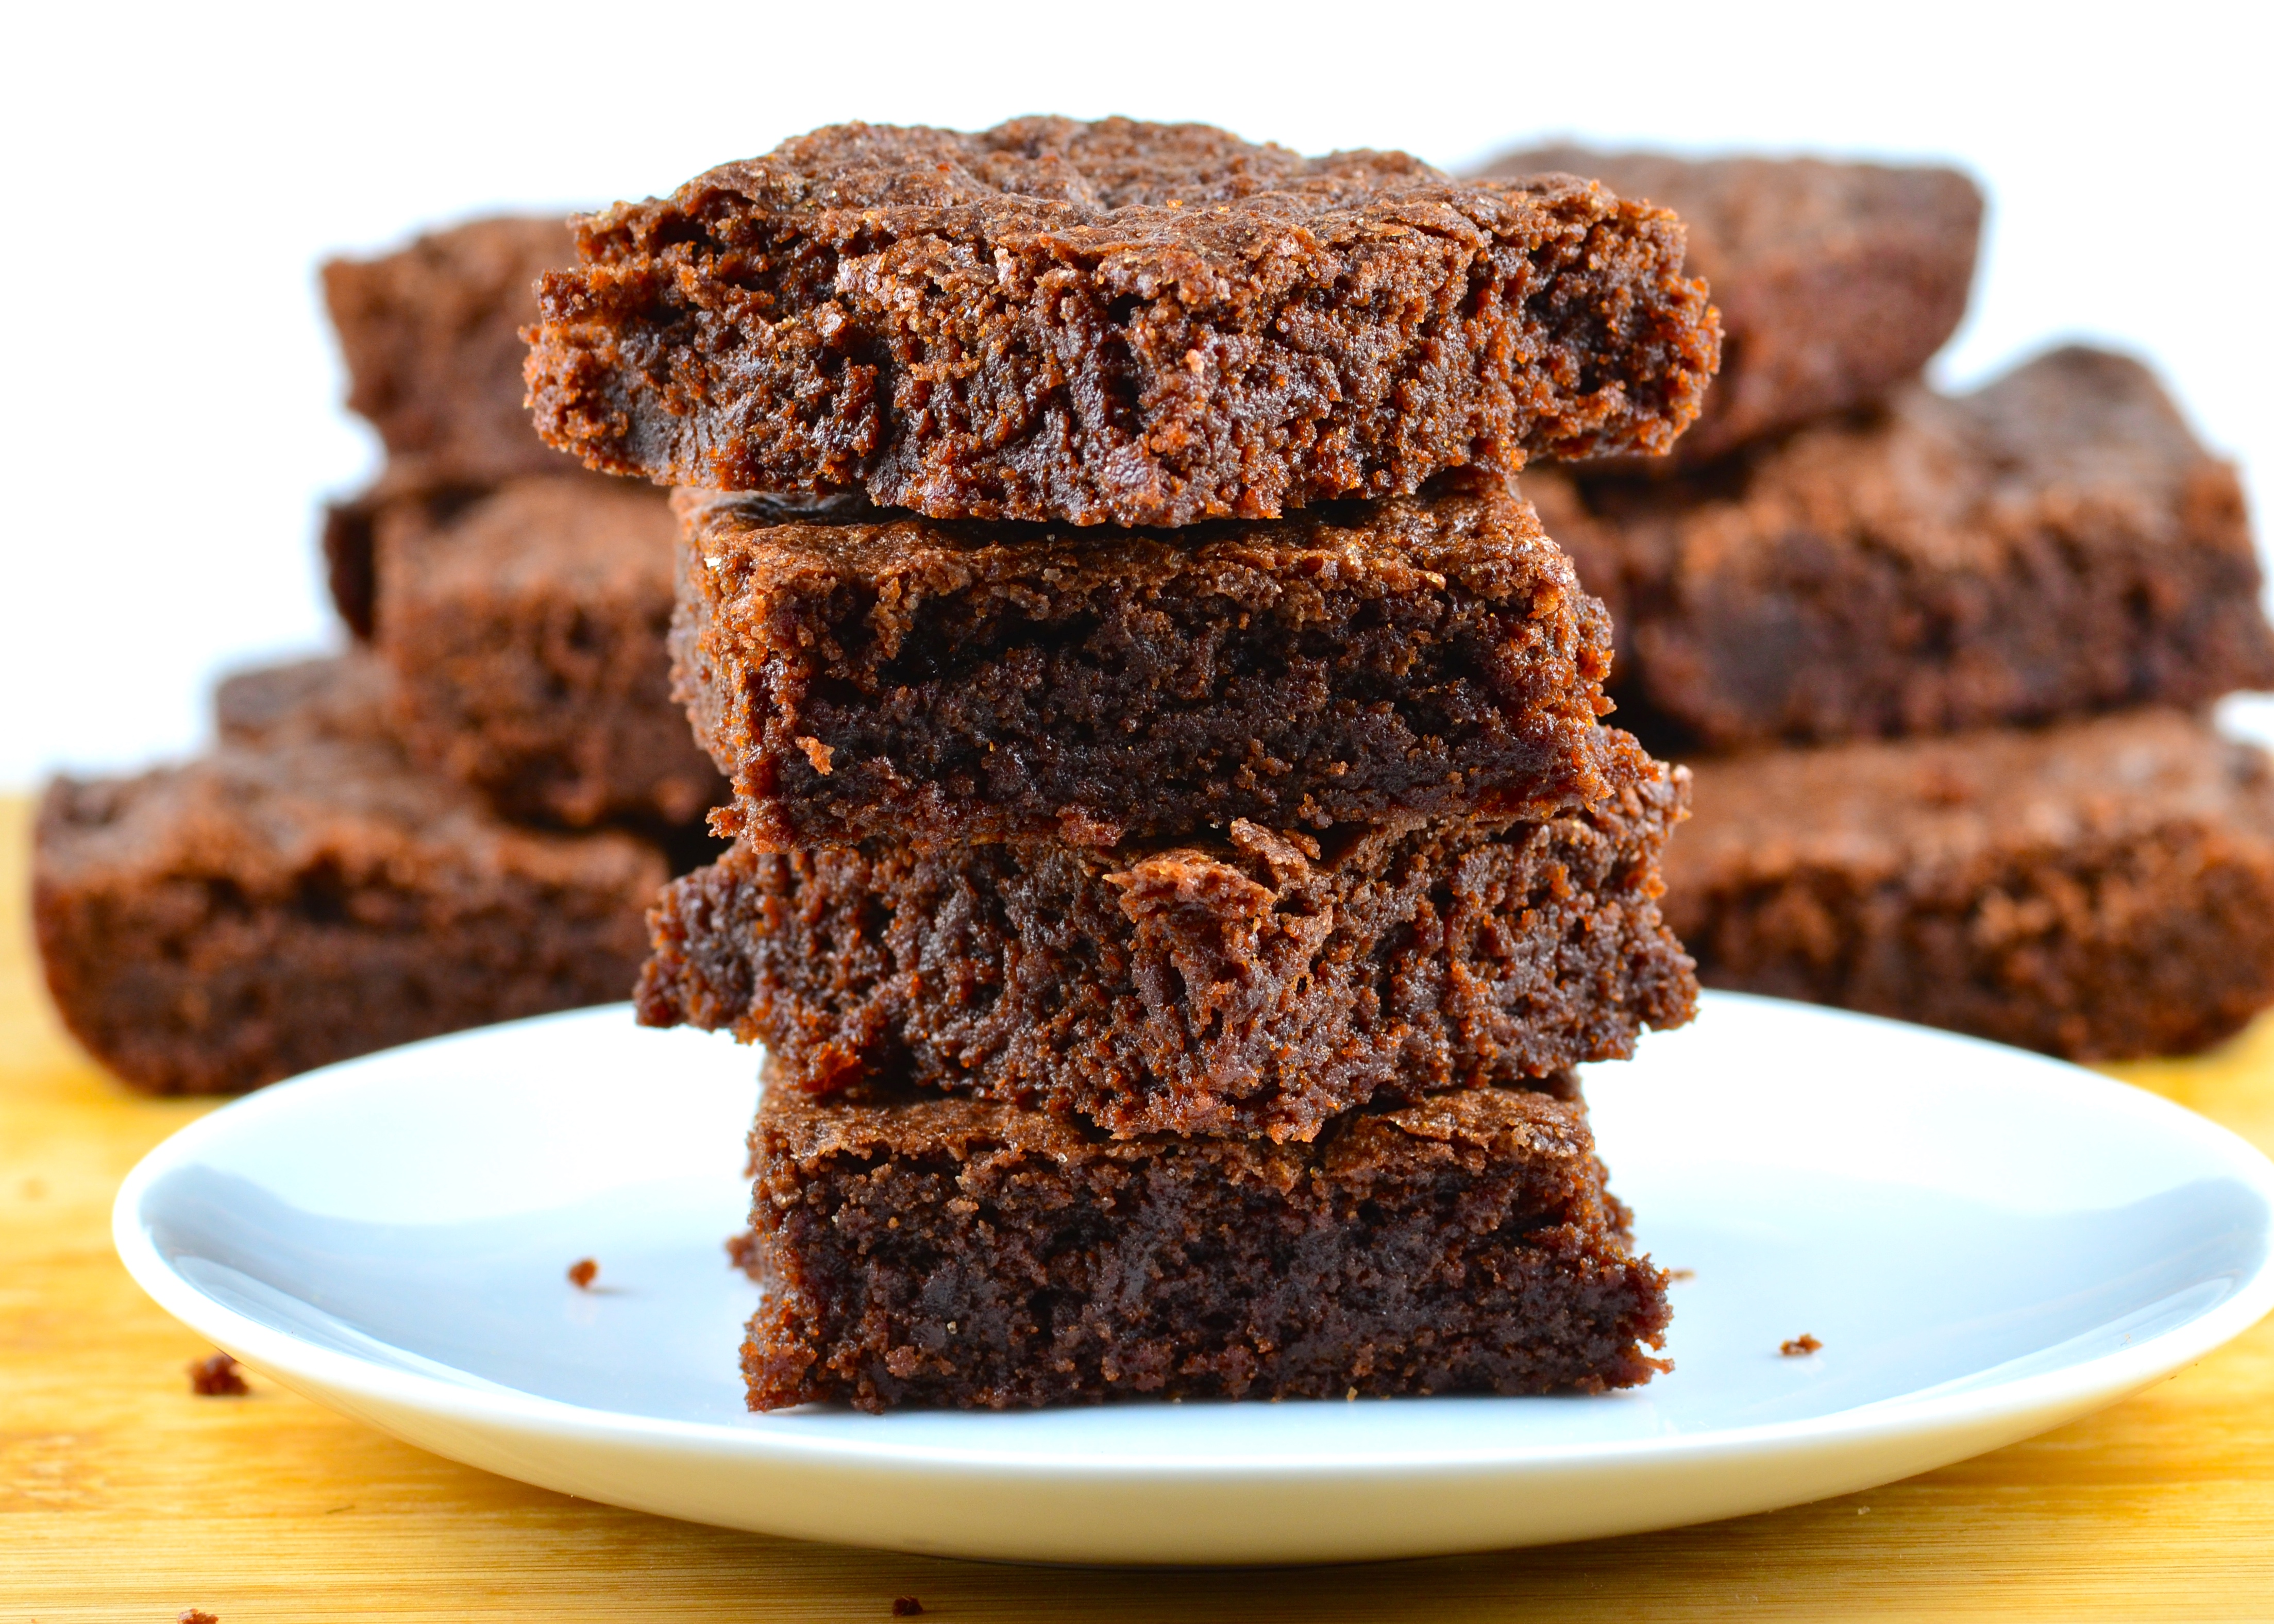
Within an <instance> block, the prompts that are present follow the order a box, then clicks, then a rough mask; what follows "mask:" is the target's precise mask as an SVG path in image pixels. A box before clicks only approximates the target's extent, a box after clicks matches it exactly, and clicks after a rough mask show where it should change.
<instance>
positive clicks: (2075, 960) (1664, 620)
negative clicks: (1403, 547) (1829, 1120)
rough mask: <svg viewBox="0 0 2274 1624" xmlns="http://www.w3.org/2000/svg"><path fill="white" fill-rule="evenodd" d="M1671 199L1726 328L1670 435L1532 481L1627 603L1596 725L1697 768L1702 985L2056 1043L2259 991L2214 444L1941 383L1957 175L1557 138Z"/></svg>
mask: <svg viewBox="0 0 2274 1624" xmlns="http://www.w3.org/2000/svg"><path fill="white" fill-rule="evenodd" d="M1494 167H1495V170H1498V171H1510V172H1529V171H1530V170H1531V169H1533V168H1535V167H1550V168H1555V169H1572V170H1577V171H1578V172H1580V173H1585V174H1590V175H1597V176H1600V177H1603V179H1604V180H1605V181H1606V183H1607V184H1611V185H1613V186H1615V187H1617V188H1619V189H1620V190H1621V191H1622V192H1631V193H1632V194H1634V195H1637V196H1643V197H1648V198H1651V199H1654V200H1656V201H1658V202H1661V203H1664V204H1668V205H1669V206H1671V207H1675V208H1678V209H1679V210H1681V212H1682V214H1683V218H1684V220H1685V221H1686V222H1688V223H1689V224H1690V229H1691V244H1692V249H1693V252H1694V256H1695V261H1696V263H1697V264H1698V268H1699V269H1700V270H1701V271H1702V272H1703V273H1704V274H1706V275H1708V276H1709V277H1710V278H1711V279H1712V281H1713V289H1714V294H1715V299H1716V302H1717V304H1718V305H1720V307H1721V311H1722V312H1723V315H1724V318H1725V320H1727V322H1728V340H1729V357H1728V365H1727V366H1726V367H1725V369H1724V372H1723V376H1722V378H1721V380H1719V381H1718V382H1717V383H1716V384H1715V386H1714V389H1713V395H1711V396H1710V397H1709V399H1708V402H1707V405H1706V411H1705V413H1704V415H1703V417H1701V419H1700V423H1699V425H1698V429H1696V430H1694V431H1692V432H1691V433H1690V434H1689V435H1687V436H1685V437H1684V440H1683V444H1682V447H1681V448H1680V450H1679V452H1678V453H1677V455H1676V456H1675V458H1673V459H1669V460H1668V462H1660V464H1657V465H1655V466H1652V467H1645V466H1643V465H1640V464H1635V463H1629V464H1624V465H1622V466H1620V467H1618V468H1615V469H1610V470H1602V469H1598V470H1575V471H1574V472H1571V473H1568V474H1566V473H1558V472H1550V471H1547V470H1541V471H1540V472H1537V473H1532V472H1528V473H1527V474H1526V475H1525V479H1524V488H1525V493H1526V494H1527V495H1528V496H1529V497H1530V498H1531V499H1532V500H1533V501H1535V502H1536V503H1538V505H1539V508H1540V512H1541V514H1542V515H1543V517H1544V518H1545V519H1546V521H1547V523H1548V526H1549V528H1550V530H1552V531H1553V532H1554V533H1555V536H1556V538H1557V539H1558V540H1559V541H1561V542H1562V544H1563V545H1565V547H1566V548H1567V549H1568V550H1569V551H1570V553H1571V554H1572V555H1573V557H1574V559H1575V560H1576V561H1577V565H1578V567H1579V571H1580V574H1581V576H1582V578H1583V579H1584V580H1585V582H1586V583H1587V584H1588V585H1589V587H1590V588H1592V589H1593V590H1595V591H1597V592H1600V594H1602V596H1603V597H1604V598H1605V599H1606V600H1607V601H1608V604H1609V605H1610V608H1611V610H1612V613H1613V614H1614V616H1615V619H1616V622H1617V628H1618V630H1617V635H1618V642H1619V651H1618V661H1617V668H1616V673H1615V677H1614V680H1613V681H1612V685H1611V691H1612V692H1613V693H1614V694H1615V695H1616V697H1617V699H1618V701H1619V704H1620V707H1621V716H1622V719H1623V720H1626V721H1628V722H1629V724H1630V726H1635V727H1636V728H1637V729H1638V731H1639V732H1640V733H1643V735H1644V736H1645V737H1646V738H1649V739H1651V740H1652V741H1653V744H1655V745H1658V746H1659V747H1660V748H1666V749H1668V750H1669V751H1671V752H1673V753H1675V754H1678V755H1681V756H1683V757H1684V758H1686V759H1690V760H1691V761H1693V762H1694V763H1695V764H1696V771H1697V780H1696V799H1697V820H1696V822H1695V823H1694V824H1693V825H1691V826H1690V829H1689V830H1687V831H1685V833H1684V836H1683V840H1682V841H1681V842H1680V843H1679V845H1678V846H1677V847H1676V849H1675V852H1674V853H1672V855H1671V856H1670V858H1669V861H1668V867H1667V882H1668V902H1667V907H1668V917H1669V919H1670V920H1671V921H1673V922H1674V923H1675V927H1676V929H1679V930H1680V931H1681V933H1682V936H1683V941H1684V942H1685V943H1687V944H1688V945H1689V947H1690V951H1692V952H1693V953H1695V954H1696V955H1697V959H1698V968H1699V974H1700V976H1701V977H1702V979H1704V980H1705V981H1707V982H1708V983H1709V984H1713V985H1717V986H1723V987H1734V988H1740V989H1751V990H1754V991H1759V992H1768V993H1775V994H1781V995H1785V996H1799V997H1807V998H1812V999H1817V1000H1819V1001H1822V1002H1826V1003H1833V1004H1844V1005H1847V1006H1849V1007H1850V1008H1856V1009H1862V1010H1868V1011H1873V1012H1875V1013H1880V1014H1887V1015H1894V1016H1900V1017H1903V1018H1907V1019H1916V1020H1922V1021H1927V1022H1931V1023H1933V1024H1937V1025H1941V1026H1953V1027H1956V1028H1958V1029H1960V1030H1962V1031H1967V1032H1972V1033H1977V1034H1982V1035H1984V1036H1987V1037H1993V1038H1998V1039H2001V1040H2003V1041H2009V1042H2017V1043H2024V1044H2028V1045H2029V1046H2031V1047H2034V1048H2038V1049H2046V1050H2048V1051H2051V1052H2052V1053H2056V1054H2060V1055H2066V1056H2074V1057H2077V1058H2103V1057H2118V1056H2136V1055H2145V1054H2157V1053H2168V1052H2173V1051H2178V1050H2184V1049H2195V1048H2200V1047H2202V1046H2203V1045H2205V1044H2207V1043H2210V1042H2212V1041H2217V1040H2218V1039H2219V1038H2221V1037H2223V1036H2225V1035H2226V1034H2229V1033H2231V1032H2233V1030H2235V1029H2236V1028H2237V1027H2238V1026H2240V1025H2241V1024H2242V1022H2243V1021H2245V1020H2246V1019H2248V1018H2249V1016H2250V1015H2251V1014H2252V1013H2253V1012H2255V1011H2256V1010H2258V1009H2260V1008H2262V1007H2263V1006H2265V1005H2267V1004H2270V1003H2274V931H2270V930H2269V929H2268V927H2267V924H2266V921H2267V920H2268V919H2269V918H2274V778H2270V773H2269V771H2268V763H2267V762H2266V760H2265V758H2264V757H2263V755H2262V754H2261V753H2260V752H2258V751H2256V750H2255V749H2251V748H2246V747H2243V746H2240V745H2237V744H2235V743H2233V742H2231V741H2227V740H2225V739H2223V738H2221V737H2220V736H2219V735H2218V733H2216V732H2215V731H2214V730H2213V729H2212V728H2211V727H2210V725H2209V723H2208V722H2207V721H2206V720H2204V719H2203V718H2202V715H2201V714H2200V712H2201V711H2202V707H2203V706H2204V705H2206V704H2207V703H2209V702H2210V701H2212V700H2214V699H2217V698H2218V697H2219V696H2220V695H2225V694H2226V693H2229V692H2231V691H2233V690H2235V689H2238V688H2267V687H2274V634H2270V631H2269V628H2268V626H2267V622H2266V619H2265V616H2264V613H2263V610H2262V608H2261V606H2260V601H2259V591H2260V584H2261V577H2260V572H2259V565H2258V560H2257V556H2256V553H2255V549H2254V548H2253V545H2252V542H2251V535H2250V528H2249V523H2248V518H2247V516H2246V515H2245V512H2244V508H2243V500H2242V492H2241V488H2240V484H2239V482H2238V480H2237V478H2236V477H2235V471H2234V470H2233V468H2232V467H2231V466H2230V465H2228V464H2227V463H2225V462H2221V461H2219V460H2218V459H2217V458H2215V457H2213V456H2211V455H2209V454H2208V453H2206V452H2205V451H2204V450H2203V448H2202V446H2201V445H2200V444H2199V443H2198V442H2197V441H2196V440H2195V437H2194V435H2193V434H2192V433H2191V432H2189V430H2188V428H2187V424H2186V422H2185V421H2184V419H2183V418H2182V417H2181V416H2180V412H2179V411H2178V410H2177V409H2176V408H2175V407H2174V406H2173V404H2172V402H2171V401H2170V400H2169V398H2168V397H2167V396H2166V395H2165V393H2164V391H2163V390H2162V388H2161V387H2159V386H2158V385H2157V382H2156V380H2155V379H2154V378H2153V377H2152V376H2151V375H2150V373H2149V372H2148V371H2147V370H2146V369H2145V368H2143V367H2142V366H2141V365H2139V364H2138V363H2136V362H2135V361H2132V360H2129V359H2127V358H2125V357H2120V356H2114V355H2110V354H2106V353H2104V352H2100V351H2097V350H2086V349H2080V348H2067V349H2062V350H2054V351H2052V353H2050V354H2047V355H2044V356H2041V357H2037V358H2036V359H2034V360H2032V361H2029V362H2028V363H2026V364H2025V365H2021V366H2019V367H2017V368H2015V369H2014V371H2012V372H2008V373H2007V375H2005V376H2004V377H2002V378H1999V379H1997V380H1994V381H1992V382H1991V383H1990V384H1988V385H1986V386H1984V387H1981V388H1979V389H1977V390H1975V391H1973V392H1971V393H1969V394H1966V395H1956V396H1953V395H1945V394H1940V393H1938V392H1936V391H1934V390H1931V389H1930V388H1928V387H1925V386H1924V385H1923V384H1921V383H1920V382H1919V381H1918V380H1917V378H1916V373H1917V372H1918V371H1919V369H1920V368H1921V367H1922V366H1923V365H1924V363H1925V362H1926V360H1927V359H1928V358H1929V357H1930V356H1931V354H1932V352H1933V351H1934V350H1936V348H1938V347H1939V345H1940V344H1941V342H1943V341H1944V339H1945V338H1946V337H1947V336H1948V335H1949V333H1950V331H1951V329H1952V328H1953V327H1954V326H1955V324H1956V322H1957V320H1958V318H1959V316H1960V314H1961V313H1962V309H1963V305H1964V299H1965V292H1966V288H1967V284H1968V282H1969V278H1970V275H1971V273H1972V269H1973V259H1974V246H1975V229H1976V225H1977V220H1978V215H1979V203H1978V200H1977V199H1976V198H1975V196H1974V194H1973V192H1972V189H1971V188H1970V187H1969V185H1968V184H1966V183H1965V182H1964V181H1963V179H1962V177H1957V176H1955V175H1952V174H1949V173H1947V172H1944V171H1936V170H1900V169H1873V168H1871V167H1868V166H1861V165H1832V164H1824V163H1818V162H1810V161H1801V162H1771V161H1766V160H1729V161H1722V162H1708V163H1685V162H1680V161H1677V160H1673V159H1665V158H1651V157H1636V156H1632V155H1606V154H1584V153H1575V152H1572V151H1570V150H1569V149H1554V150H1548V151H1542V152H1538V153H1528V154H1514V155H1512V156H1511V157H1510V158H1509V159H1507V160H1504V161H1503V162H1502V163H1500V164H1497V165H1495V166H1494Z"/></svg>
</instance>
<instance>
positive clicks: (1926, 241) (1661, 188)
mask: <svg viewBox="0 0 2274 1624" xmlns="http://www.w3.org/2000/svg"><path fill="white" fill-rule="evenodd" d="M1558 170H1560V171H1562V172H1565V173H1568V174H1572V175H1585V176H1587V177H1591V178H1593V179H1596V180H1600V182H1602V184H1604V185H1606V186H1608V187H1609V188H1611V190H1613V191H1614V192H1617V193H1618V194H1619V195H1620V196H1621V197H1625V198H1641V199H1648V200H1649V201H1651V202H1653V203H1655V204H1659V205H1660V206H1661V207H1667V208H1670V209H1673V210H1674V211H1675V213H1676V214H1680V215H1681V216H1682V222H1683V225H1685V226H1687V227H1688V228H1689V231H1690V258H1689V268H1690V273H1691V274H1693V275H1697V276H1701V277H1703V278H1705V279H1706V282H1707V284H1708V285H1710V286H1711V287H1712V288H1713V303H1714V305H1715V306H1716V307H1717V308H1718V309H1719V310H1720V311H1721V329H1722V334H1723V337H1722V348H1721V375H1720V376H1719V377H1718V378H1716V379H1715V380H1714V382H1713V388H1712V389H1710V390H1709V391H1707V393H1706V406H1705V410H1703V411H1701V412H1700V413H1699V414H1698V421H1697V422H1696V423H1695V424H1694V425H1691V426H1690V430H1689V432H1687V433H1685V434H1683V437H1682V440H1681V443H1680V444H1679V445H1677V446H1676V447H1675V450H1674V461H1675V462H1678V463H1683V464H1696V463H1699V462H1706V461H1708V460H1710V459H1712V458H1714V457H1717V456H1720V455H1723V454H1725V453H1726V452H1728V451H1730V450H1731V449H1733V448H1735V447H1737V446H1740V445H1743V444H1744V443H1746V442H1748V441H1751V440H1760V439H1764V438H1766V437H1769V436H1772V435H1775V434H1779V433H1781V432H1784V431H1786V430H1788V429H1792V428H1797V427H1799V426H1800V425H1803V424H1804V423H1809V422H1812V421H1814V420H1815V419H1817V418H1818V417H1828V416H1832V415H1834V414H1836V413H1840V412H1844V411H1849V410H1853V409H1855V408H1856V407H1859V406H1866V405H1869V404H1871V402H1875V401H1878V400H1879V399H1881V398H1882V397H1883V396H1885V395H1886V393H1887V391H1888V390H1889V389H1891V388H1893V387H1894V386H1895V385H1897V384H1900V383H1903V382H1906V381H1908V380H1910V379H1913V378H1916V377H1917V376H1918V374H1919V372H1920V370H1921V369H1922V368H1923V367H1924V366H1925V365H1926V364H1927V362H1928V360H1929V359H1930V358H1931V357H1932V356H1933V355H1934V352H1935V351H1936V350H1939V349H1941V348H1942V346H1943V343H1944V342H1945V341H1946V340H1947V339H1948V338H1949V337H1950V335H1951V334H1952V333H1954V331H1956V330H1957V327H1958V323H1959V321H1960V320H1961V319H1962V317H1964V315H1965V313H1966V296H1967V290H1968V289H1969V287H1970V285H1971V284H1972V282H1973V280H1974V262H1975V258H1976V253H1977V248H1978V246H1979V243H1980V239H1981V234H1982V193H1981V192H1980V191H1979V190H1978V189H1977V187H1976V186H1975V184H1974V183H1973V182H1972V181H1971V180H1969V179H1968V178H1967V177H1965V176H1963V175H1961V174H1959V173H1958V172H1957V171H1956V170H1954V169H1923V168H1922V169H1897V168H1888V167H1883V166H1881V165H1879V164H1871V163H1827V162H1824V161H1823V160H1821V159H1817V158H1720V159H1712V160H1707V161H1705V162H1698V161H1694V160H1690V159H1683V158H1675V157H1670V156H1666V155H1663V154H1654V153H1601V152H1593V151H1591V150H1589V149H1587V148H1585V147H1532V148H1530V149H1527V150H1525V151H1522V152H1514V153H1509V154H1503V155H1502V157H1500V158H1497V159H1495V160H1494V162H1492V163H1490V164H1489V165H1487V167H1486V169H1484V170H1483V173H1484V174H1486V175H1493V176H1502V177H1520V176H1531V175H1537V174H1540V173H1542V172H1553V171H1558Z"/></svg>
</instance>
